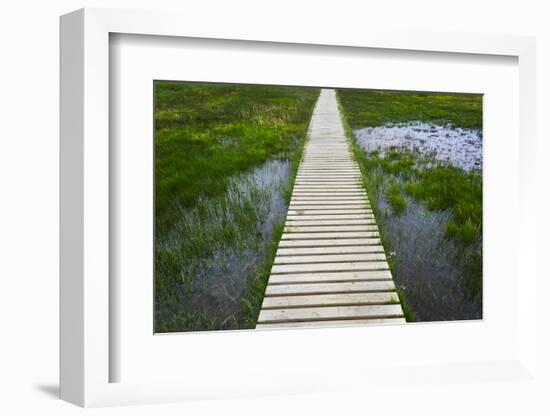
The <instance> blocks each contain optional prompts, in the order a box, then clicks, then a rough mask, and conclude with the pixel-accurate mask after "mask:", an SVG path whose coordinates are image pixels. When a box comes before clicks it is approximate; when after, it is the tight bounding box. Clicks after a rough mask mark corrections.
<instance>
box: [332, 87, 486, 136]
mask: <svg viewBox="0 0 550 416" xmlns="http://www.w3.org/2000/svg"><path fill="white" fill-rule="evenodd" d="M338 96H339V98H340V102H341V104H342V106H343V107H344V109H345V110H346V117H347V119H348V122H349V125H350V127H351V128H357V127H367V126H372V127H374V126H383V125H384V124H387V123H405V122H409V121H422V122H431V123H434V124H440V125H446V124H450V125H451V126H453V127H464V128H476V129H481V125H482V98H481V95H479V94H451V93H435V92H407V93H403V92H396V91H377V90H354V89H339V90H338Z"/></svg>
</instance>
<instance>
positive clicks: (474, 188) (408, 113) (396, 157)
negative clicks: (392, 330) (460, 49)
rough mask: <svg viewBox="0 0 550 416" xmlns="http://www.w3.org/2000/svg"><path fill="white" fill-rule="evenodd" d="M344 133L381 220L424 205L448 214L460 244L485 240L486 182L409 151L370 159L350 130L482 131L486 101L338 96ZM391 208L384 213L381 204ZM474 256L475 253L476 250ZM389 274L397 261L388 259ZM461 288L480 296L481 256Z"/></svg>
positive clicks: (410, 315)
mask: <svg viewBox="0 0 550 416" xmlns="http://www.w3.org/2000/svg"><path fill="white" fill-rule="evenodd" d="M338 99H339V103H340V110H341V114H342V115H343V119H344V125H345V128H346V133H347V136H348V138H349V139H350V143H351V146H352V149H353V151H354V154H355V158H356V159H357V161H358V163H359V165H360V167H361V172H362V175H363V183H364V186H365V188H366V189H367V192H368V194H369V195H370V196H371V201H372V203H373V209H374V212H375V215H376V217H377V218H381V217H382V216H383V215H393V216H400V215H403V214H404V213H405V212H406V211H407V205H408V202H407V201H409V200H412V201H418V202H421V203H422V204H424V205H425V206H426V208H427V209H428V210H431V211H449V212H451V219H450V221H448V223H447V224H446V230H445V234H446V236H447V238H448V239H452V240H453V241H454V242H455V243H456V244H458V245H460V246H463V247H469V246H471V245H475V244H477V242H478V241H479V240H480V239H481V229H482V177H481V173H480V172H477V171H472V172H466V171H464V170H462V169H460V168H456V167H453V166H450V165H447V164H443V163H439V162H437V161H436V160H435V159H434V158H433V157H431V156H430V155H421V154H419V153H417V152H415V151H411V150H405V149H390V150H389V151H388V152H386V154H385V155H381V154H380V152H379V151H373V152H370V153H369V154H366V153H365V151H363V149H361V148H360V147H359V145H358V144H357V143H356V141H355V136H354V134H353V131H352V128H363V127H369V126H380V125H384V124H387V123H389V124H392V123H393V124H395V123H406V122H411V121H422V122H429V123H433V124H442V125H451V126H453V127H462V128H477V129H481V127H482V111H481V108H482V105H481V104H482V100H481V96H479V95H462V94H439V93H398V92H390V91H365V90H362V91H359V90H347V89H346V90H338ZM380 197H382V198H383V200H385V201H386V202H387V204H388V205H389V206H390V207H391V214H388V212H387V211H384V212H382V209H381V207H380V206H379V199H380ZM379 226H380V235H381V239H382V242H383V244H384V247H385V249H386V253H387V254H388V253H389V252H390V251H391V250H392V248H391V242H390V239H389V238H388V237H387V236H386V235H385V232H384V227H383V222H380V223H379ZM474 251H475V250H474ZM388 260H389V264H390V268H391V269H392V271H393V269H394V263H395V259H394V258H393V257H392V256H388ZM468 261H469V262H468V265H467V267H466V271H465V275H464V277H463V279H464V282H463V286H464V288H465V291H467V292H468V293H469V295H470V296H472V297H474V296H478V295H479V293H480V292H481V261H482V256H481V251H479V250H478V251H477V252H476V254H475V255H472V256H470V257H469V260H468ZM397 291H398V295H399V297H400V299H401V303H402V306H403V310H404V313H405V315H406V319H407V321H412V320H416V318H415V313H414V311H413V310H412V308H411V306H410V303H409V302H408V300H407V294H406V293H405V290H404V289H403V288H400V287H398V288H397Z"/></svg>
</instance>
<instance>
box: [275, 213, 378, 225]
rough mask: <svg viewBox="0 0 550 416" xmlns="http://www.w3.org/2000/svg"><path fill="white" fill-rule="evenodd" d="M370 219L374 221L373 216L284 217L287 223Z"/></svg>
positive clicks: (303, 215)
mask: <svg viewBox="0 0 550 416" xmlns="http://www.w3.org/2000/svg"><path fill="white" fill-rule="evenodd" d="M360 219H371V220H374V214H349V215H346V214H337V215H305V214H302V215H288V216H287V217H286V220H287V223H291V222H294V221H330V220H360Z"/></svg>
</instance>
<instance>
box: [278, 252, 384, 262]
mask: <svg viewBox="0 0 550 416" xmlns="http://www.w3.org/2000/svg"><path fill="white" fill-rule="evenodd" d="M383 260H386V255H385V254H384V253H383V252H381V253H357V254H320V255H315V254H312V255H304V256H278V257H275V261H274V263H273V264H309V265H311V264H314V263H344V262H346V263H347V262H356V261H383Z"/></svg>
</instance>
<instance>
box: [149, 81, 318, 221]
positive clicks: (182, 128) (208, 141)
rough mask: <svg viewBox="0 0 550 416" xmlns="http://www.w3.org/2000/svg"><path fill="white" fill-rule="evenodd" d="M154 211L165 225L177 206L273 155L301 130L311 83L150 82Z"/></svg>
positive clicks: (291, 144)
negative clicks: (306, 85)
mask: <svg viewBox="0 0 550 416" xmlns="http://www.w3.org/2000/svg"><path fill="white" fill-rule="evenodd" d="M154 88H155V192H156V195H155V209H156V217H157V226H158V227H161V228H162V227H164V226H169V225H170V220H171V215H173V213H174V211H177V209H176V207H177V206H183V207H192V206H194V205H195V204H196V202H197V200H198V198H199V197H200V196H203V197H214V196H218V195H220V194H223V193H224V192H225V191H226V189H227V178H228V177H230V176H231V175H234V174H237V173H239V172H242V171H244V170H246V169H249V168H251V167H253V166H258V165H260V164H262V163H264V162H265V161H266V160H268V159H270V158H274V157H279V158H285V157H287V156H288V155H289V154H290V153H292V152H293V151H294V150H295V146H296V144H297V141H298V140H299V139H301V138H303V136H304V131H305V129H306V128H307V125H308V123H309V118H310V116H311V112H312V105H313V103H314V101H315V98H316V97H317V95H318V90H317V89H313V88H293V87H271V86H255V85H232V84H201V83H187V82H171V81H156V82H155V85H154Z"/></svg>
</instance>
